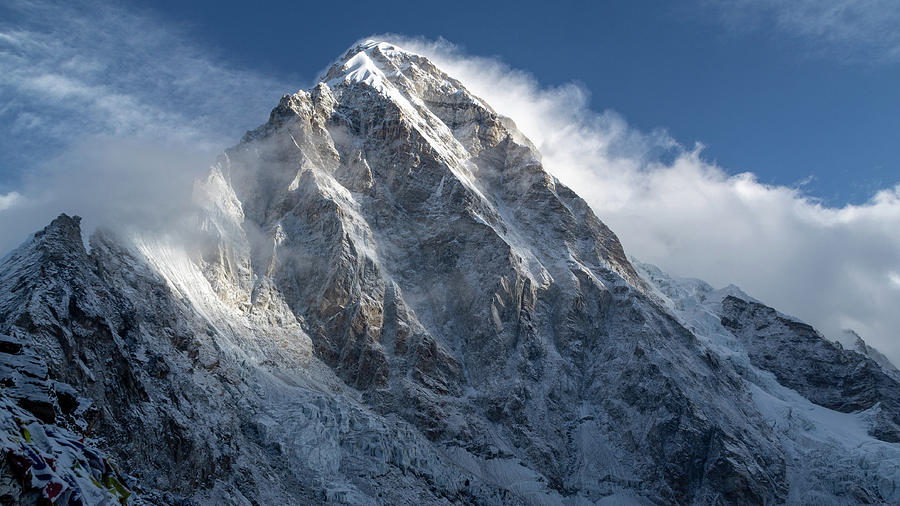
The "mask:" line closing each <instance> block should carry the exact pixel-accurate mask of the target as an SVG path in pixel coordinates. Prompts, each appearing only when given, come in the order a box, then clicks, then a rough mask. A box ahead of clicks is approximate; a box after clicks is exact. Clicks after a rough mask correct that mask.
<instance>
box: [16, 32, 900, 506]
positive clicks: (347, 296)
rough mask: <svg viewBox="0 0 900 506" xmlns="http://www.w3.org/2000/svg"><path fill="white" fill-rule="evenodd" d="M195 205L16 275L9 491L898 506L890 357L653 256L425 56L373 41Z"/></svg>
mask: <svg viewBox="0 0 900 506" xmlns="http://www.w3.org/2000/svg"><path fill="white" fill-rule="evenodd" d="M194 200H195V208H194V210H193V211H192V212H191V213H189V214H188V215H185V216H183V217H182V218H183V219H182V220H181V221H180V222H179V223H173V224H172V225H171V226H170V227H169V229H167V230H164V231H155V232H149V231H146V230H138V229H135V228H132V227H129V226H127V225H124V224H123V225H122V226H119V227H115V228H107V229H101V230H100V231H98V232H96V233H95V234H94V235H93V236H92V237H91V238H90V241H89V248H85V245H84V244H83V243H82V238H81V230H80V226H79V222H78V219H77V218H74V217H70V216H67V215H62V216H60V217H59V218H57V219H56V220H54V221H53V222H52V223H51V224H49V225H48V226H47V227H46V228H45V229H44V230H42V231H39V232H37V233H35V235H34V236H33V237H32V238H31V239H30V240H28V241H26V242H25V243H24V244H23V245H22V246H21V247H20V248H18V249H17V250H15V251H14V252H12V253H11V254H10V255H8V256H7V257H6V258H5V259H3V261H2V265H0V336H2V338H0V354H2V353H5V354H6V355H2V356H3V357H4V359H5V360H4V362H2V364H0V380H2V381H0V401H2V406H0V408H2V409H0V428H2V430H3V431H5V432H4V433H3V434H0V445H2V449H3V451H5V452H6V455H7V463H6V464H5V466H6V467H2V468H0V498H3V500H4V501H7V502H19V503H26V504H27V503H35V502H37V501H39V500H40V499H39V497H40V495H41V494H43V493H44V491H46V490H47V486H48V484H50V483H51V482H52V483H61V484H63V485H61V488H62V489H64V490H62V491H59V492H58V494H57V495H56V496H54V497H57V503H58V504H76V502H75V500H74V499H73V497H74V495H73V494H74V493H75V492H74V491H79V492H78V493H79V494H80V497H81V500H82V502H83V503H86V504H112V503H114V502H120V503H125V504H141V503H150V504H216V505H218V504H234V505H245V504H321V503H335V504H560V505H581V504H603V505H611V504H627V505H631V504H638V505H642V504H772V503H781V502H789V503H794V504H853V503H862V502H868V503H897V502H900V491H898V490H897V485H898V478H900V476H898V464H900V446H898V443H897V438H898V434H900V432H898V426H897V423H898V413H900V406H898V402H900V397H898V396H897V395H896V393H897V392H898V391H900V385H898V383H897V379H896V376H895V375H894V373H893V372H891V371H890V370H888V369H887V367H886V366H885V365H884V364H882V363H880V362H878V359H877V356H876V355H874V354H873V353H872V352H871V351H869V350H868V348H860V349H859V352H856V351H849V350H844V349H843V348H841V347H840V346H837V345H835V344H833V343H830V342H828V341H826V340H824V339H822V337H821V336H820V335H818V333H817V332H816V331H815V330H814V329H812V327H809V326H808V325H806V324H804V323H802V322H800V321H798V320H796V319H794V318H791V317H788V316H786V315H783V314H781V313H778V312H777V311H775V310H774V309H772V308H769V307H767V306H765V305H764V304H763V303H761V302H760V301H757V300H755V299H752V298H751V297H749V296H747V295H746V294H744V293H743V292H741V291H740V290H739V289H738V288H736V287H728V288H725V289H722V290H714V289H713V288H712V287H710V286H709V285H707V284H706V283H703V282H702V281H698V280H683V279H676V278H672V277H670V276H668V275H666V274H665V273H663V272H661V271H660V270H659V269H656V268H654V267H652V266H649V265H645V264H640V263H639V262H634V261H629V259H628V258H627V257H626V255H625V252H624V250H623V248H622V245H621V244H620V243H619V241H618V239H617V237H616V235H615V234H614V233H613V232H612V231H611V230H610V229H609V228H607V227H606V226H605V225H604V224H603V223H602V222H601V221H600V219H599V218H598V217H597V216H595V215H594V213H593V212H592V211H591V209H590V208H589V207H588V205H587V204H586V203H585V202H584V201H583V200H582V199H581V198H579V197H578V196H577V195H576V194H575V193H574V192H573V191H572V190H570V189H569V188H566V187H565V186H564V185H562V184H560V183H559V182H558V181H557V180H556V179H555V178H554V177H553V176H551V175H550V174H549V173H548V172H546V171H545V169H544V167H543V166H542V162H541V156H540V153H539V152H538V150H537V149H536V147H535V146H534V145H533V144H532V143H531V142H529V141H528V140H527V139H526V138H525V137H524V136H523V135H522V134H521V132H519V131H518V130H517V129H516V127H515V124H514V122H513V121H512V120H511V119H509V118H504V117H501V116H499V115H497V114H496V112H495V111H493V110H492V109H491V108H490V106H488V105H487V104H485V103H484V102H483V101H482V100H480V99H478V98H477V97H475V96H473V95H471V94H470V93H469V92H468V90H467V89H466V88H465V86H464V84H463V83H460V82H459V81H457V80H456V79H454V78H453V77H452V76H448V75H446V74H445V73H444V72H442V71H441V70H440V69H438V68H437V67H435V66H434V65H433V64H432V63H431V62H430V61H428V60H427V59H426V58H424V57H422V56H420V55H417V54H414V53H410V52H407V51H404V50H403V49H401V48H398V47H396V46H393V45H391V44H386V43H382V42H376V41H367V42H365V43H362V44H359V45H356V46H354V47H352V48H351V49H350V50H349V51H347V53H346V54H345V55H343V56H342V57H341V58H339V59H338V60H337V61H336V62H335V63H334V65H332V66H331V68H330V69H329V70H328V71H327V72H326V73H325V74H324V75H323V77H322V80H321V82H320V83H319V84H317V85H316V86H315V87H313V88H312V89H310V90H308V91H299V92H297V93H294V94H291V95H285V96H284V97H283V98H282V99H281V101H280V103H279V104H278V105H277V106H276V107H275V109H274V110H273V111H272V113H271V115H270V117H269V120H268V122H267V123H266V124H264V125H262V126H260V127H259V128H257V129H256V130H253V131H251V132H248V133H247V134H246V135H245V136H244V138H243V139H242V140H241V142H240V143H239V144H238V145H236V146H234V147H233V148H231V149H228V150H226V152H225V153H224V154H223V155H222V156H221V157H220V158H219V159H218V160H217V162H216V163H215V164H214V165H213V167H211V168H210V171H209V173H208V175H207V176H206V177H205V178H202V179H200V180H198V181H197V182H196V183H195V187H194ZM74 211H77V210H74ZM894 372H895V370H894ZM5 413H9V415H8V416H7V415H6V414H5ZM23 428H27V430H28V431H29V434H47V435H52V436H47V438H44V439H41V442H39V443H31V442H28V441H25V440H24V439H23V438H24V435H23V434H24V433H23V430H24V429H23ZM41 437H43V436H41ZM23 441H25V442H24V443H23ZM73 441H77V443H78V444H75V443H72V442H73ZM29 444H31V445H32V446H28V445H29ZM35 445H38V446H35ZM41 445H42V446H41ZM28 451H32V452H43V453H35V455H38V457H39V458H36V459H31V460H30V461H27V460H21V459H20V460H15V459H18V458H19V457H18V456H19V455H25V454H28ZM91 455H93V456H95V457H96V458H93V457H91ZM47 457H49V458H50V459H54V463H55V464H54V465H56V469H55V470H54V471H53V473H55V474H53V475H52V476H51V477H50V478H48V479H47V480H44V479H43V478H35V477H37V476H45V474H42V473H43V471H42V470H43V467H42V466H43V465H44V464H46V463H47V460H46V459H47ZM92 458H93V460H91V459H92ZM85 459H87V460H86V462H88V464H87V466H85V465H82V464H79V465H80V466H81V467H79V468H78V469H74V468H73V464H74V463H75V462H82V461H83V460H85ZM13 461H15V462H18V463H17V464H15V466H18V467H15V466H13V464H11V462H13ZM94 461H97V462H101V463H104V462H105V463H106V464H103V465H98V464H96V462H94ZM42 463H43V464H42ZM47 476H49V475H47ZM35 480H37V481H35ZM53 480H57V481H53ZM95 481H96V483H95ZM54 487H57V485H54ZM55 490H56V488H53V489H52V490H51V491H50V492H48V493H53V491H55ZM65 494H69V495H65ZM45 498H46V497H45ZM111 501H113V502H111Z"/></svg>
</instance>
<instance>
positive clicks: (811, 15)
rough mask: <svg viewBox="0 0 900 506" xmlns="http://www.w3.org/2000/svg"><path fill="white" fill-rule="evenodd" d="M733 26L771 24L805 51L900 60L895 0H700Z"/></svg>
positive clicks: (857, 58) (898, 10) (899, 17)
mask: <svg viewBox="0 0 900 506" xmlns="http://www.w3.org/2000/svg"><path fill="white" fill-rule="evenodd" d="M701 3H703V4H705V5H706V6H708V7H711V8H713V9H714V10H715V11H716V12H717V14H718V15H719V16H720V17H721V19H722V20H724V21H725V22H726V23H727V24H728V25H730V26H731V27H733V28H735V29H737V30H746V29H761V28H773V29H774V30H775V31H776V33H778V34H779V35H780V36H782V37H784V38H787V39H793V40H799V41H801V42H803V43H804V44H805V45H806V46H807V49H808V50H809V51H812V52H814V53H825V54H827V55H829V56H837V57H838V58H841V59H845V60H852V61H870V62H879V61H897V60H900V31H898V30H897V27H898V26H900V4H898V3H897V2H896V1H895V0H791V1H784V0H702V1H701Z"/></svg>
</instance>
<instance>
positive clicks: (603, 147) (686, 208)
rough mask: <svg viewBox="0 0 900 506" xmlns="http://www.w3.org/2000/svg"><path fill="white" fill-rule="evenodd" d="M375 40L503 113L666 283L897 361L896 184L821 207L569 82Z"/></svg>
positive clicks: (416, 43) (899, 224)
mask: <svg viewBox="0 0 900 506" xmlns="http://www.w3.org/2000/svg"><path fill="white" fill-rule="evenodd" d="M379 37H380V38H383V39H386V40H391V41H394V43H396V44H397V45H399V46H401V47H405V48H407V49H410V50H413V51H416V52H418V53H420V54H423V55H426V56H428V57H429V58H431V59H432V60H433V61H434V62H435V63H436V64H437V65H438V66H439V67H441V68H442V69H444V70H445V71H446V72H448V73H449V74H451V75H453V76H454V77H456V78H458V79H460V80H461V81H462V82H463V83H465V84H466V85H467V86H468V87H469V89H470V90H471V91H472V92H473V93H475V94H476V95H478V96H480V97H482V98H483V99H485V100H486V101H487V102H488V103H489V104H491V105H492V107H494V108H495V109H496V110H497V112H499V113H500V114H504V115H506V116H509V117H511V118H513V120H515V121H516V123H517V125H518V126H519V128H520V129H521V130H522V131H523V132H524V133H525V134H526V135H527V136H528V137H529V138H530V139H531V140H532V141H533V142H534V143H535V144H536V145H537V146H538V148H539V149H540V151H541V153H542V155H543V161H544V165H545V167H546V168H547V169H548V170H549V171H550V172H551V173H553V174H554V175H555V176H557V177H558V178H559V179H560V180H561V181H562V182H564V183H565V184H566V185H568V186H570V187H571V188H573V189H574V190H575V191H576V192H578V193H579V194H580V195H581V196H582V197H584V198H585V199H586V200H587V201H588V202H589V203H590V204H591V206H592V207H593V208H594V210H595V211H596V212H597V214H598V216H599V217H600V218H601V219H602V220H604V221H605V222H606V223H607V224H608V225H609V226H610V227H611V228H612V229H613V231H615V232H616V233H617V234H618V235H619V237H620V239H621V240H622V242H623V244H624V246H625V249H626V251H627V252H629V253H630V254H632V255H635V256H636V257H638V258H640V259H641V260H643V261H647V262H651V263H654V264H656V265H658V266H660V267H661V268H663V269H664V270H666V271H668V272H670V273H672V274H675V275H680V276H689V277H698V278H701V279H704V280H706V281H708V282H710V283H711V284H713V285H717V286H724V285H726V284H730V283H734V284H736V285H738V286H740V287H741V288H743V289H744V290H745V291H747V292H748V293H750V294H751V295H753V296H755V297H757V298H759V299H761V300H763V301H765V302H767V303H768V304H770V305H773V306H775V307H776V308H778V309H779V310H781V311H783V312H786V313H789V314H792V315H795V316H797V317H799V318H801V319H804V320H806V321H808V322H810V323H812V324H814V325H815V326H816V327H817V328H819V330H821V331H822V332H823V333H825V334H826V336H828V337H830V338H835V339H836V338H839V337H840V335H841V330H842V329H844V328H853V329H855V330H856V331H857V332H858V333H860V334H861V335H862V336H863V337H864V338H865V339H866V340H867V341H869V342H870V344H873V345H874V346H875V347H877V348H879V349H881V350H884V352H885V353H886V354H888V355H889V356H890V357H891V359H893V360H894V361H895V363H900V311H897V308H898V307H900V186H896V187H893V188H885V189H883V190H881V191H880V192H878V193H877V194H875V195H874V196H872V198H871V199H870V200H869V201H868V202H866V203H864V204H862V205H847V206H844V207H828V206H826V205H823V204H822V203H821V202H819V201H817V200H816V199H813V198H810V197H809V196H807V195H804V194H803V193H802V191H801V190H800V189H798V188H793V187H785V186H771V185H766V184H762V183H760V182H759V181H758V180H757V179H756V177H755V176H754V175H753V174H752V173H750V172H742V173H738V174H734V173H733V172H732V173H729V172H727V171H726V170H724V169H723V168H721V167H718V166H716V165H715V164H713V163H711V162H709V161H707V160H705V159H704V158H703V154H702V146H691V147H685V146H682V145H680V144H679V143H678V142H676V141H675V140H674V139H672V138H670V137H669V136H668V135H667V134H666V133H665V132H664V131H656V132H650V133H643V132H640V131H637V130H635V129H633V128H631V127H629V126H628V124H627V122H626V121H625V120H624V119H622V118H621V117H620V116H619V115H617V114H615V113H614V112H610V111H607V112H602V113H597V112H594V111H593V110H591V107H590V101H589V95H588V93H587V91H585V90H584V89H582V88H580V87H579V86H576V85H565V86H561V87H555V88H547V87H543V86H541V85H540V84H539V83H538V82H537V81H536V80H535V79H534V78H533V77H532V76H530V75H528V74H526V73H523V72H519V71H516V70H514V69H511V68H509V67H508V66H506V65H504V64H503V63H502V62H499V61H497V60H494V59H487V58H478V57H472V56H469V55H466V54H463V53H462V52H460V51H459V50H458V48H456V47H454V46H453V45H451V44H449V43H447V42H445V41H438V42H433V41H427V40H420V39H408V38H403V37H399V36H394V35H385V36H379ZM736 121H739V119H736ZM758 149H765V146H758Z"/></svg>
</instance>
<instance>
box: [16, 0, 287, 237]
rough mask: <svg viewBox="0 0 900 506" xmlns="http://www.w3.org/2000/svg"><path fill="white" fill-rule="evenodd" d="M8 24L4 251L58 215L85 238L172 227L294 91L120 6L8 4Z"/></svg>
mask: <svg viewBox="0 0 900 506" xmlns="http://www.w3.org/2000/svg"><path fill="white" fill-rule="evenodd" d="M0 20H2V21H0V97H2V98H0V124H2V125H5V128H4V132H3V133H4V135H2V136H0V230H2V231H3V233H2V234H0V251H6V250H8V249H9V248H11V247H14V246H15V245H16V244H18V243H19V242H20V241H22V240H23V239H25V237H26V236H27V234H29V233H30V232H33V231H34V230H36V229H39V228H40V227H42V226H43V225H45V224H46V223H47V222H48V221H49V220H50V219H52V218H53V217H54V216H55V215H56V214H58V213H60V212H68V213H78V214H81V215H82V216H83V217H84V218H85V222H84V223H85V226H86V227H87V228H91V227H93V226H96V225H98V224H100V223H103V222H110V221H112V222H122V221H141V222H147V221H153V220H160V219H164V218H165V217H167V216H169V215H170V214H171V213H172V212H173V210H175V209H179V208H180V206H182V205H183V204H184V202H183V201H182V200H183V199H184V198H185V197H184V195H185V194H184V191H183V189H184V188H187V189H188V191H189V189H190V186H191V185H190V183H191V178H192V177H193V176H194V175H198V174H201V173H202V172H203V171H205V170H206V168H207V167H208V166H209V165H210V163H211V162H213V161H214V160H215V156H216V155H217V154H218V153H220V152H221V151H222V149H223V148H224V147H226V146H228V145H229V144H232V143H234V142H235V141H236V140H237V139H238V138H239V137H240V135H241V134H242V133H243V132H244V131H245V130H246V129H248V128H253V127H255V126H257V125H258V124H260V123H262V122H263V121H265V119H266V117H267V114H268V111H269V110H270V109H271V108H272V107H273V106H274V104H276V103H277V101H278V99H279V98H280V97H281V94H282V93H284V92H286V91H288V90H290V89H291V87H290V86H288V84H287V82H288V81H291V80H293V81H296V80H297V79H296V78H290V77H287V76H267V75H260V74H258V73H255V72H251V71H247V70H242V69H236V68H232V67H230V66H228V65H226V64H224V63H222V62H221V61H220V60H219V59H218V58H217V57H216V56H215V51H213V50H210V49H208V48H203V47H201V46H198V45H197V44H196V43H195V42H194V41H192V40H191V39H190V38H189V37H188V35H186V33H185V32H184V31H183V30H181V29H179V28H178V27H173V26H172V24H171V23H170V22H166V21H164V20H161V19H158V18H157V17H155V16H154V15H153V14H151V13H148V12H140V11H135V10H127V9H125V8H123V7H121V6H118V5H115V4H112V3H109V2H103V1H93V0H74V1H72V2H62V3H60V2H50V1H45V0H10V1H9V2H4V4H3V5H2V6H0Z"/></svg>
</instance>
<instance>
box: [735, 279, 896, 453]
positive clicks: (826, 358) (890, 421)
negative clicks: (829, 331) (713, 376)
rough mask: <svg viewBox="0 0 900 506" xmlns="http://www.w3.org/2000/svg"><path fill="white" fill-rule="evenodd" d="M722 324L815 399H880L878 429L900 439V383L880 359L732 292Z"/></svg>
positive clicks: (864, 405) (867, 404) (855, 406)
mask: <svg viewBox="0 0 900 506" xmlns="http://www.w3.org/2000/svg"><path fill="white" fill-rule="evenodd" d="M722 326H724V327H725V328H727V329H728V330H730V331H731V332H733V333H734V335H735V336H737V337H738V338H740V339H741V340H742V341H743V342H744V344H745V346H746V347H747V350H748V354H749V357H750V362H751V363H752V364H753V365H755V366H756V367H758V368H760V369H762V370H765V371H769V372H771V373H772V374H774V375H775V377H776V378H777V379H778V382H779V383H781V384H782V385H784V386H786V387H789V388H793V389H794V390H796V391H797V392H799V393H800V394H802V395H803V396H804V397H806V398H807V399H809V400H810V401H812V402H814V403H816V404H819V405H821V406H825V407H826V408H829V409H834V410H836V411H840V412H843V413H848V412H853V411H861V410H865V409H869V408H872V407H873V406H875V405H876V404H877V405H879V406H880V408H881V414H880V416H879V418H878V424H877V425H876V426H875V427H873V430H872V435H873V436H875V437H877V438H879V439H883V440H885V441H890V442H894V443H896V442H898V441H900V427H898V425H897V424H898V423H900V383H897V381H896V380H894V379H893V378H891V377H889V376H888V375H887V374H885V373H884V372H883V371H882V368H881V366H879V365H878V363H877V362H875V361H874V360H872V359H869V358H867V357H863V356H861V355H860V354H859V353H855V352H852V351H846V350H844V349H842V348H841V347H840V345H838V344H835V343H832V342H830V341H827V340H825V339H823V338H822V336H821V335H819V333H818V332H816V330H815V329H814V328H812V327H810V326H809V325H807V324H805V323H803V322H799V321H797V320H794V319H791V318H788V317H785V316H782V315H779V314H778V312H777V311H775V310H774V309H772V308H770V307H767V306H765V305H763V304H760V303H757V302H749V301H746V300H743V299H739V298H737V297H734V296H731V295H729V296H727V297H725V299H724V300H723V301H722Z"/></svg>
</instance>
